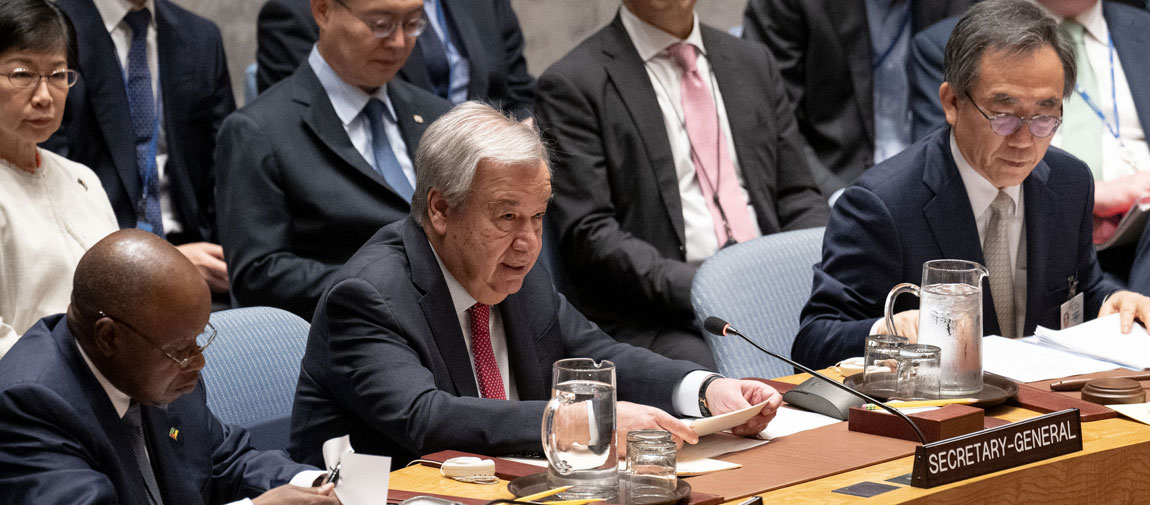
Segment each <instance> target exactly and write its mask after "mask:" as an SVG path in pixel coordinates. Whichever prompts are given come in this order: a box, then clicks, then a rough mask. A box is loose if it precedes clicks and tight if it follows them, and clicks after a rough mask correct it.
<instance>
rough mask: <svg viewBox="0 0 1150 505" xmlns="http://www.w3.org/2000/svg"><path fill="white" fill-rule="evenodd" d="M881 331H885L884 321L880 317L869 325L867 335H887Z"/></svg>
mask: <svg viewBox="0 0 1150 505" xmlns="http://www.w3.org/2000/svg"><path fill="white" fill-rule="evenodd" d="M883 330H886V319H884V318H881V317H880V318H878V320H877V321H875V322H874V324H872V325H870V333H868V334H867V335H883V334H885V333H887V332H886V331H883Z"/></svg>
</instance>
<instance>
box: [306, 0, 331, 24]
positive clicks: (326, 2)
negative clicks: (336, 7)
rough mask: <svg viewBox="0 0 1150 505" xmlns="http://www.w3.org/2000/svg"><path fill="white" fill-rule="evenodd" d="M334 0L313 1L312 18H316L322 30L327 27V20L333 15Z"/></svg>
mask: <svg viewBox="0 0 1150 505" xmlns="http://www.w3.org/2000/svg"><path fill="white" fill-rule="evenodd" d="M331 2H332V0H311V16H312V17H313V18H315V23H316V25H319V28H320V29H324V28H325V27H326V26H327V18H328V16H329V15H331Z"/></svg>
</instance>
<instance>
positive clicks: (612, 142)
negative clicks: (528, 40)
mask: <svg viewBox="0 0 1150 505" xmlns="http://www.w3.org/2000/svg"><path fill="white" fill-rule="evenodd" d="M701 28H702V37H703V44H704V45H705V47H706V49H707V52H708V54H709V58H710V63H711V66H712V68H713V69H714V73H715V80H716V83H717V85H718V88H719V90H720V91H721V93H722V96H723V101H724V103H725V105H726V110H727V117H728V121H729V122H730V127H731V132H732V133H731V134H732V135H733V136H734V144H735V152H736V155H737V157H738V162H739V166H740V169H741V171H742V175H743V179H744V182H745V185H746V188H747V192H748V193H749V195H750V200H751V204H752V205H753V207H754V211H755V215H756V216H757V218H758V222H759V227H760V229H761V230H762V232H763V233H764V234H769V233H775V232H778V231H782V230H793V229H799V228H809V227H813V226H822V225H823V224H824V223H825V222H826V216H827V208H826V203H825V201H824V200H823V198H822V196H821V195H820V194H819V191H818V189H817V188H816V187H815V185H814V183H813V181H812V180H811V175H810V172H809V171H808V169H807V165H806V161H805V160H804V158H803V154H802V151H801V147H800V146H801V142H802V141H801V140H800V139H799V137H798V134H797V131H796V129H795V122H794V114H793V111H792V109H791V107H790V103H789V102H788V101H787V97H786V94H785V93H784V92H783V89H782V87H781V86H779V84H778V82H779V75H778V73H777V72H776V71H775V67H774V64H773V63H772V62H771V59H770V55H769V54H768V53H767V51H766V48H764V47H762V46H760V45H758V44H753V43H750V42H747V41H744V40H740V39H737V38H734V37H731V36H729V35H727V34H725V33H722V32H719V31H717V30H714V29H712V28H710V27H706V26H702V27H701ZM536 112H537V115H538V118H539V124H540V126H541V127H542V129H543V131H544V134H545V135H546V136H547V137H548V138H549V139H550V140H551V141H552V142H553V143H554V146H555V149H554V152H555V156H554V160H553V161H554V167H553V171H554V173H553V174H552V177H553V182H552V183H553V185H554V190H555V200H554V202H552V205H551V213H552V214H551V217H553V218H554V221H553V223H554V224H555V225H556V226H557V228H556V229H557V232H558V234H559V240H560V250H561V251H562V253H563V258H564V260H565V262H566V264H567V266H568V267H569V268H570V269H571V272H572V273H573V274H574V275H571V276H570V277H571V278H570V281H571V282H569V283H568V284H569V286H568V288H569V289H565V292H566V293H567V294H568V296H570V297H571V299H572V302H573V303H574V304H575V306H576V307H578V308H579V310H580V311H582V312H583V313H585V314H587V316H588V317H589V318H590V319H591V320H593V321H595V322H597V323H599V324H600V325H602V326H603V327H604V329H605V330H606V331H607V333H610V334H611V335H614V336H616V337H618V338H620V339H622V340H625V341H629V342H642V341H649V340H650V338H641V337H640V338H633V337H634V336H635V335H644V334H655V333H658V332H660V331H662V330H661V329H660V328H669V329H674V330H675V331H687V332H694V333H698V332H699V330H698V329H696V328H694V326H693V324H694V311H693V310H692V308H691V301H690V291H691V280H692V279H693V278H694V275H695V267H693V266H691V265H690V264H688V263H686V262H685V258H686V256H685V251H686V249H685V245H684V244H685V239H684V236H683V234H684V231H683V210H682V206H681V203H680V200H679V186H678V182H677V181H678V178H677V176H676V174H675V167H674V161H673V159H672V154H671V146H670V142H669V140H668V137H667V131H666V128H665V127H664V123H663V115H662V112H661V110H660V108H659V103H658V101H657V99H656V97H655V90H654V88H653V87H652V85H651V80H650V78H649V77H648V76H647V71H646V70H645V69H644V67H643V61H642V60H641V59H640V57H639V53H638V52H637V51H636V50H635V46H634V45H633V44H632V43H631V39H630V37H628V36H627V32H626V30H625V29H624V28H623V23H622V20H621V18H619V17H618V16H616V17H615V20H614V21H613V22H612V23H611V24H610V25H608V26H607V27H605V28H603V29H602V30H600V31H599V32H598V33H596V34H595V35H593V36H591V38H589V39H587V40H586V41H584V42H583V43H581V44H580V45H579V46H578V47H576V48H575V49H574V50H572V51H571V53H569V54H567V55H566V56H564V57H563V59H561V60H559V62H558V63H556V64H555V65H554V66H553V67H551V68H550V69H548V70H547V72H545V73H544V74H543V76H542V77H540V79H539V89H538V94H537V97H536Z"/></svg>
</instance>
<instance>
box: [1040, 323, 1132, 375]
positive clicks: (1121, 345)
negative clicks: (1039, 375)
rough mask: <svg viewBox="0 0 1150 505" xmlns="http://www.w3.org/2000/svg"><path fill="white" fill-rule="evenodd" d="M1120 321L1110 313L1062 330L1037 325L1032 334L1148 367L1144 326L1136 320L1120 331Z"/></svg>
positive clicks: (1084, 352) (1097, 355)
mask: <svg viewBox="0 0 1150 505" xmlns="http://www.w3.org/2000/svg"><path fill="white" fill-rule="evenodd" d="M1121 324H1122V320H1121V317H1120V315H1119V314H1111V315H1109V316H1106V317H1100V318H1097V319H1095V320H1093V321H1088V322H1085V323H1082V324H1080V325H1078V326H1072V327H1070V328H1067V329H1065V330H1051V329H1047V328H1043V327H1041V326H1039V327H1038V329H1037V330H1036V331H1035V332H1034V334H1035V336H1037V337H1038V339H1039V340H1041V341H1042V343H1043V344H1046V345H1049V346H1051V347H1055V348H1059V349H1062V350H1065V351H1069V352H1073V353H1077V354H1081V355H1083V356H1090V357H1092V358H1097V359H1100V360H1103V361H1109V362H1112V363H1117V364H1119V365H1122V366H1124V367H1126V368H1130V369H1133V370H1144V369H1147V368H1150V335H1147V333H1146V327H1145V326H1142V325H1141V324H1139V323H1137V322H1135V323H1134V328H1133V329H1131V330H1130V333H1126V334H1123V333H1122V330H1121V326H1120V325H1121Z"/></svg>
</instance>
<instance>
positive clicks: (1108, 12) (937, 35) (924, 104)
mask: <svg viewBox="0 0 1150 505" xmlns="http://www.w3.org/2000/svg"><path fill="white" fill-rule="evenodd" d="M1102 17H1104V18H1106V26H1107V28H1108V29H1109V30H1110V37H1111V38H1112V39H1114V52H1115V53H1116V54H1117V55H1118V58H1119V59H1120V60H1121V61H1122V70H1123V71H1124V72H1125V73H1126V82H1128V83H1130V94H1131V95H1132V96H1133V97H1134V109H1135V110H1137V111H1138V120H1139V122H1140V123H1142V130H1143V131H1148V132H1150V34H1148V33H1147V32H1146V27H1147V26H1150V12H1147V11H1146V10H1145V9H1139V8H1135V7H1131V6H1129V5H1126V4H1123V3H1119V2H1116V1H1111V0H1107V1H1104V2H1102ZM958 19H959V18H958V17H953V18H949V19H944V20H942V21H940V22H939V23H937V24H935V25H934V26H931V27H930V28H928V29H926V30H924V31H923V32H922V33H920V34H918V35H917V36H915V38H914V43H913V44H911V56H910V87H911V94H910V106H911V111H912V113H913V114H914V138H915V139H916V140H917V139H920V138H924V137H926V136H927V135H930V133H931V132H932V131H934V130H935V129H937V128H940V127H942V126H944V125H946V116H944V115H943V113H942V104H940V103H939V101H938V87H939V86H941V85H942V81H943V77H942V70H943V68H942V60H943V55H944V54H945V51H946V42H947V41H948V40H949V39H950V32H952V31H954V26H955V25H957V24H958Z"/></svg>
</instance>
